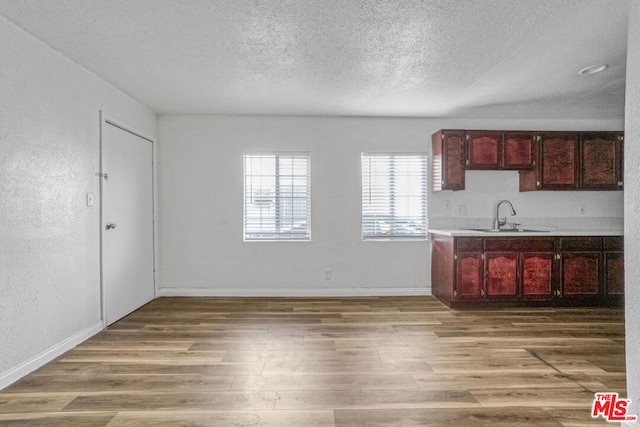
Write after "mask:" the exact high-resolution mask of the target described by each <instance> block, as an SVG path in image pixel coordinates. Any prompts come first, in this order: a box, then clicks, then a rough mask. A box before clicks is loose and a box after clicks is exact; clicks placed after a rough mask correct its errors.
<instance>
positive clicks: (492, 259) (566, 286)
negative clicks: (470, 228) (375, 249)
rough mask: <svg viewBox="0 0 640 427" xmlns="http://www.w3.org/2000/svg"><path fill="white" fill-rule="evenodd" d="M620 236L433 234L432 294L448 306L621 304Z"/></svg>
mask: <svg viewBox="0 0 640 427" xmlns="http://www.w3.org/2000/svg"><path fill="white" fill-rule="evenodd" d="M622 245H623V244H622V237H617V236H606V237H599V236H595V237H591V236H589V237H582V236H581V237H486V238H483V237H449V236H442V235H435V234H434V235H432V262H431V266H432V275H431V286H432V291H433V295H434V296H435V297H437V298H438V299H439V300H440V301H442V302H443V303H445V304H446V305H448V306H450V307H454V308H457V307H477V306H495V305H500V306H505V305H506V306H517V305H537V306H539V305H571V306H573V305H576V306H610V305H620V304H621V303H622V301H623V298H624V297H623V293H624V270H623V268H624V258H623V252H622Z"/></svg>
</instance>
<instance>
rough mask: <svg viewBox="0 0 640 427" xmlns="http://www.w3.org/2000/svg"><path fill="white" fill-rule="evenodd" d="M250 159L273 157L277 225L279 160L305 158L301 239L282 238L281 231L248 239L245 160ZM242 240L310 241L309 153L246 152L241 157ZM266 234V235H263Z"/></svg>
mask: <svg viewBox="0 0 640 427" xmlns="http://www.w3.org/2000/svg"><path fill="white" fill-rule="evenodd" d="M250 157H274V159H275V170H274V171H273V177H274V180H275V189H276V190H275V191H276V193H275V194H274V203H275V205H276V208H275V209H276V213H275V218H274V220H275V223H276V224H278V223H279V222H281V221H282V218H279V215H280V213H279V210H280V206H279V203H281V201H282V198H281V193H280V182H279V181H278V179H279V177H280V174H279V168H280V166H279V161H280V158H286V157H291V158H305V159H306V169H307V170H306V193H307V194H306V234H304V235H303V237H292V236H291V235H288V236H282V237H279V236H280V235H281V231H275V232H274V233H271V234H272V235H271V236H268V237H250V235H251V234H258V233H248V232H247V178H248V175H247V159H248V158H250ZM242 167H243V175H242V182H243V188H242V238H243V241H244V242H310V241H311V153H310V152H309V151H270V152H247V153H244V154H243V155H242ZM263 234H268V233H266V232H265V233H263Z"/></svg>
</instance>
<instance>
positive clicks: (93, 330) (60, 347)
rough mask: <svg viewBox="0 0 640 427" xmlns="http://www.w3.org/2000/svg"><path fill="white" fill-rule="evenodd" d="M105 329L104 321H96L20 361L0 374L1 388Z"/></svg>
mask: <svg viewBox="0 0 640 427" xmlns="http://www.w3.org/2000/svg"><path fill="white" fill-rule="evenodd" d="M102 329H104V326H103V324H102V321H100V322H97V323H95V324H94V325H92V326H90V327H88V328H87V329H85V330H83V331H80V332H78V333H77V334H75V335H73V336H71V337H69V338H67V339H65V340H63V341H61V342H59V343H58V344H55V345H53V346H51V347H49V348H48V349H46V350H45V351H43V352H41V353H40V354H37V355H35V356H33V357H32V358H30V359H28V360H26V361H25V362H22V363H20V364H19V365H17V366H15V367H13V368H11V369H9V370H8V371H5V372H3V373H1V374H0V390H2V389H4V388H5V387H7V386H9V385H11V384H13V383H14V382H16V381H18V380H19V379H20V378H22V377H24V376H25V375H27V374H29V373H31V372H33V371H35V370H36V369H38V368H39V367H41V366H42V365H44V364H46V363H49V362H51V361H52V360H53V359H55V358H56V357H58V356H60V355H61V354H62V353H64V352H65V351H68V350H71V349H72V348H73V347H75V346H77V345H78V344H80V343H81V342H83V341H86V340H87V339H89V338H91V337H92V336H94V335H95V334H97V333H98V332H100V331H101V330H102Z"/></svg>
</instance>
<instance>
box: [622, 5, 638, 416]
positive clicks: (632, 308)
mask: <svg viewBox="0 0 640 427" xmlns="http://www.w3.org/2000/svg"><path fill="white" fill-rule="evenodd" d="M630 5H631V6H630V10H629V41H628V44H627V46H628V48H627V88H626V101H625V102H626V106H625V117H626V122H625V139H626V141H625V192H624V193H625V194H624V196H625V197H624V214H625V226H624V251H625V255H624V256H625V297H624V298H625V321H626V351H627V397H628V398H629V399H631V400H632V405H633V406H632V408H631V409H630V411H629V413H630V414H632V415H638V416H640V402H639V401H640V263H638V258H637V255H638V254H640V218H639V217H638V213H640V168H638V164H640V0H632V1H631V2H630ZM629 425H634V426H635V425H637V424H635V423H634V424H629Z"/></svg>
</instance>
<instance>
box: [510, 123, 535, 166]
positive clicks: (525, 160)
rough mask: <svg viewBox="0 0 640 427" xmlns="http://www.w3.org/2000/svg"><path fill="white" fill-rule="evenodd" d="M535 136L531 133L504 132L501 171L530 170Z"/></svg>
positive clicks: (532, 164)
mask: <svg viewBox="0 0 640 427" xmlns="http://www.w3.org/2000/svg"><path fill="white" fill-rule="evenodd" d="M534 146H535V134H534V133H533V132H505V133H504V134H503V136H502V159H503V160H502V169H518V170H527V169H532V168H533V167H534V166H535V165H536V159H535V156H534Z"/></svg>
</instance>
